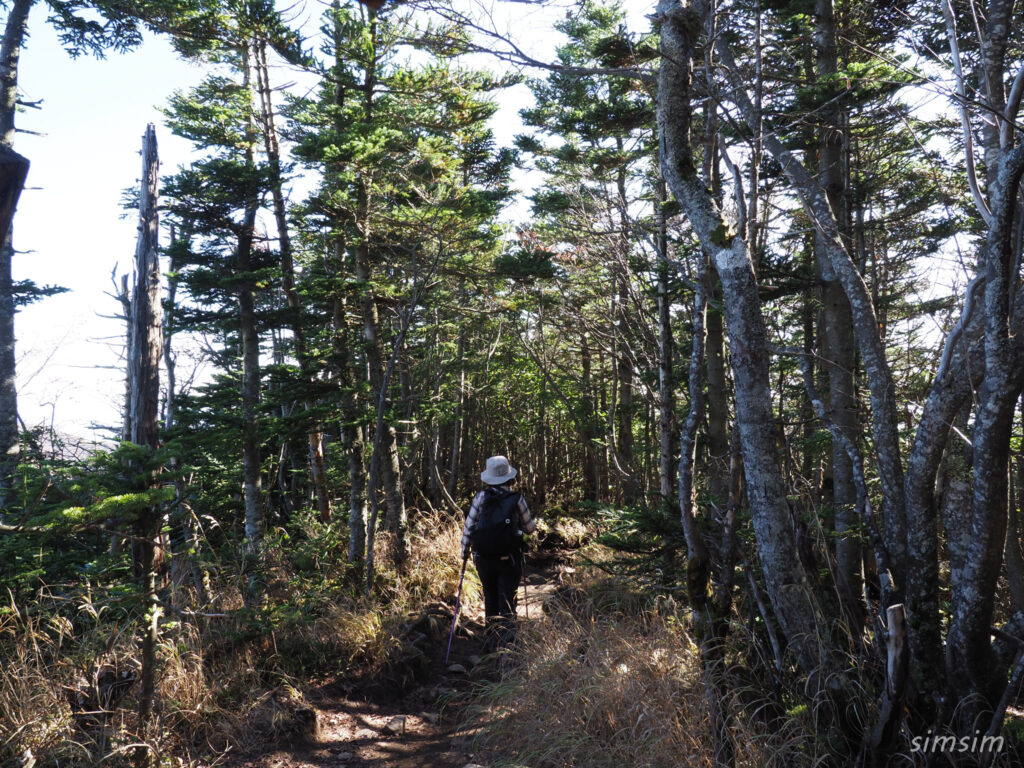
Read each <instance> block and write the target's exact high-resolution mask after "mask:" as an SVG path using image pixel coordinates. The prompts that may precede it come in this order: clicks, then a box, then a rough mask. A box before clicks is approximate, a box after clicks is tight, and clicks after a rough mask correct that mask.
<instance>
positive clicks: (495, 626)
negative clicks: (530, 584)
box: [473, 552, 523, 646]
mask: <svg viewBox="0 0 1024 768" xmlns="http://www.w3.org/2000/svg"><path fill="white" fill-rule="evenodd" d="M473 562H474V563H475V564H476V572H477V574H478V575H479V576H480V585H481V586H482V587H483V588H484V615H485V616H486V617H487V629H488V641H489V642H488V644H489V645H491V646H494V645H500V646H503V645H508V644H509V643H511V642H512V639H513V638H514V637H515V625H516V596H517V595H518V594H519V580H520V579H521V578H522V575H523V555H522V553H521V552H517V553H516V554H513V555H506V556H504V557H497V556H492V555H479V554H474V555H473Z"/></svg>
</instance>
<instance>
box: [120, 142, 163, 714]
mask: <svg viewBox="0 0 1024 768" xmlns="http://www.w3.org/2000/svg"><path fill="white" fill-rule="evenodd" d="M159 167H160V166H159V160H158V158H157V147H156V129H155V128H154V127H153V125H152V124H150V125H149V126H148V127H147V128H146V134H145V136H143V139H142V187H141V193H140V196H139V239H138V243H137V246H136V250H135V289H134V291H133V293H132V302H131V307H132V313H131V330H130V336H131V343H130V344H129V349H130V350H131V357H130V358H129V359H128V366H129V369H128V381H129V384H130V386H129V391H130V396H129V423H130V424H131V435H130V440H131V442H133V443H135V444H136V445H139V446H144V447H146V448H148V449H150V451H153V450H156V447H157V444H158V442H159V429H160V359H161V357H162V354H163V306H162V304H161V303H160V258H159V256H158V252H157V248H158V237H159V226H158V215H157V180H158V177H159ZM135 471H136V472H139V473H143V474H145V475H147V476H148V475H149V473H150V471H149V470H144V468H143V467H136V468H135ZM151 485H152V480H147V481H145V486H144V488H143V490H147V489H148V488H149V487H151ZM160 521H161V511H160V507H159V506H153V507H148V508H146V509H143V510H140V511H139V513H138V517H137V518H136V520H135V523H134V537H133V541H132V556H133V561H134V565H135V569H136V572H137V573H138V574H139V576H140V577H141V579H142V583H143V585H144V589H145V592H146V609H147V610H146V615H147V619H148V626H147V628H146V632H145V634H144V635H143V638H142V693H141V695H140V696H139V718H140V720H141V721H142V723H143V724H144V725H145V724H147V723H148V722H149V720H150V718H151V716H152V713H153V691H154V685H155V679H156V643H157V639H158V638H157V631H158V621H159V616H160V605H159V602H158V599H157V593H156V563H155V553H156V538H157V536H158V535H159V533H160Z"/></svg>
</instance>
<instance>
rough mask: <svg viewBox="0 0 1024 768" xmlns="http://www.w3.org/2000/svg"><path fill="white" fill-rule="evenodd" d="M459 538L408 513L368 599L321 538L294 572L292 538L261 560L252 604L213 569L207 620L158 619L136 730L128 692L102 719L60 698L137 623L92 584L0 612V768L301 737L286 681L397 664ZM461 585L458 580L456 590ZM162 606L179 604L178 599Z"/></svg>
mask: <svg viewBox="0 0 1024 768" xmlns="http://www.w3.org/2000/svg"><path fill="white" fill-rule="evenodd" d="M328 533H329V532H328ZM460 533H461V529H460V527H459V526H458V524H457V523H456V522H454V521H451V520H449V519H445V518H442V517H440V516H420V517H419V519H418V520H417V524H416V527H415V529H414V532H413V533H412V535H411V536H410V554H409V562H408V567H407V568H405V569H403V571H402V573H401V574H400V573H398V572H396V571H395V569H394V568H393V566H390V565H389V563H388V562H387V558H386V554H385V553H386V552H387V551H388V541H387V539H386V536H382V537H381V540H380V541H379V542H378V547H379V549H378V553H379V555H378V557H379V560H378V562H379V563H380V564H381V568H380V578H379V593H378V594H376V595H374V596H372V597H369V598H367V597H365V596H363V595H362V594H361V590H359V589H358V587H357V586H356V585H353V583H352V582H351V581H346V579H345V565H344V563H343V561H342V560H341V558H340V556H339V555H338V547H337V546H336V544H337V542H336V540H332V539H331V538H330V537H329V536H328V535H325V533H324V531H322V530H313V531H311V532H309V538H308V539H307V540H306V541H305V542H304V543H303V544H304V546H305V547H306V554H308V555H311V556H310V557H307V558H306V560H304V561H302V562H300V563H296V562H295V558H293V557H291V554H292V552H291V551H290V550H289V547H292V546H294V542H290V541H285V542H282V543H280V544H277V545H276V548H272V549H270V551H268V552H267V557H266V561H265V562H266V567H265V570H264V572H263V573H264V576H265V583H266V585H267V587H266V589H265V592H264V599H263V603H262V605H260V606H259V607H257V608H254V607H253V606H251V605H250V606H248V607H246V606H245V600H244V594H245V588H246V582H245V581H244V579H243V578H242V577H241V576H239V575H238V574H237V572H236V571H235V570H234V569H233V568H231V567H221V568H219V569H216V570H215V571H214V573H213V574H212V576H213V584H212V587H213V594H214V595H216V601H215V604H214V605H213V606H206V607H205V610H206V611H207V612H210V613H214V614H218V617H213V618H210V617H203V616H195V615H193V616H188V615H176V614H173V613H172V614H170V615H168V616H165V617H164V619H163V621H162V623H161V639H160V645H159V647H158V659H159V668H158V677H157V691H156V710H155V714H154V719H153V722H152V724H151V726H150V727H149V728H147V729H146V732H145V733H142V732H140V729H139V722H138V719H137V717H136V715H135V708H136V706H137V694H138V686H137V685H136V687H135V688H134V689H132V690H131V691H130V692H129V694H128V696H127V697H126V698H125V700H124V701H123V703H122V705H121V706H120V707H119V708H118V709H117V711H116V712H115V713H113V714H112V715H109V716H107V717H105V718H100V720H101V721H103V722H95V721H92V722H89V723H84V722H83V719H82V718H77V719H76V718H75V717H74V713H73V712H72V708H71V705H70V702H69V700H68V699H67V697H66V690H67V689H68V688H72V687H74V686H75V685H76V682H77V681H78V680H79V679H81V678H82V677H87V676H88V673H89V670H90V669H91V668H95V667H96V665H98V664H101V663H107V662H110V661H113V660H116V661H117V663H118V664H119V665H129V666H133V667H135V668H137V667H138V663H139V662H138V660H139V658H140V648H139V642H140V633H139V629H138V626H137V625H136V624H135V623H133V622H134V621H135V620H137V619H133V618H132V615H131V614H130V613H126V612H125V611H124V610H123V609H121V608H119V609H118V610H119V612H118V613H117V614H116V615H117V618H116V619H115V618H114V612H113V611H112V610H109V609H105V608H103V607H100V606H101V604H102V603H103V601H104V600H107V601H109V602H110V603H111V604H118V603H117V601H116V599H114V600H111V596H110V595H109V594H108V595H104V596H102V598H101V596H100V595H99V590H98V589H97V588H95V587H93V588H92V589H90V590H84V589H83V590H75V589H72V588H68V589H67V590H66V594H65V596H62V597H59V598H58V597H49V596H47V595H42V594H41V595H40V596H39V597H38V599H37V600H36V601H35V602H33V604H32V605H31V606H29V607H26V606H15V605H8V606H6V607H0V765H7V764H14V765H16V764H17V761H18V760H19V758H20V756H21V755H22V754H23V753H24V751H25V750H26V749H30V750H31V751H32V753H33V755H34V756H35V757H36V758H37V760H38V763H37V765H39V766H43V765H60V766H66V767H67V768H78V766H88V765H96V764H98V763H99V762H100V761H102V762H103V765H104V766H118V765H121V764H124V765H127V764H129V763H130V762H131V761H132V760H133V758H134V754H133V753H134V752H135V749H136V747H135V746H132V745H141V747H142V748H145V749H148V750H149V751H150V754H151V755H152V756H153V757H154V758H156V757H157V756H159V760H158V762H159V763H160V764H162V765H169V766H170V765H173V766H175V768H184V767H186V766H189V765H203V766H211V765H214V764H215V763H216V761H217V758H216V755H217V754H218V753H219V752H223V751H224V750H226V749H227V748H228V747H233V748H236V749H237V748H239V747H241V748H245V747H251V746H255V745H256V744H257V743H258V742H260V741H266V740H268V739H270V740H286V739H289V738H292V737H299V736H301V735H303V734H308V731H309V722H308V719H309V711H310V708H309V706H308V703H307V702H306V701H305V699H304V696H303V694H302V691H301V688H302V684H301V683H300V682H299V681H300V680H303V679H305V677H306V676H316V677H317V678H318V679H319V680H321V681H322V680H323V679H324V678H325V677H329V676H331V675H340V674H345V673H346V672H349V671H353V670H356V669H358V670H359V672H360V673H362V674H370V675H374V674H388V673H390V672H393V671H394V670H392V667H394V666H396V665H399V664H402V663H405V660H406V655H405V654H403V649H404V645H403V643H404V640H403V637H402V628H403V625H404V624H405V623H406V622H407V621H408V620H409V618H410V616H415V615H416V614H417V613H418V612H419V611H420V610H421V609H422V608H423V607H424V606H425V605H429V604H430V603H432V602H433V603H438V604H440V603H442V602H444V601H449V602H450V601H453V600H454V597H455V592H456V589H457V586H458V579H459V568H460V565H461V561H460V559H459V546H458V538H459V535H460ZM317 537H319V538H317ZM310 563H312V565H310ZM474 580H475V576H474V575H472V574H470V573H467V579H466V582H467V586H466V589H467V591H468V593H469V594H473V593H474V591H475V590H477V589H478V587H476V586H474ZM67 595H74V597H68V596H67ZM94 601H95V602H94ZM169 602H170V603H171V604H174V605H181V604H183V603H187V601H186V600H183V599H182V597H181V595H176V596H174V597H173V598H172V599H171V600H170V601H169ZM118 605H119V604H118Z"/></svg>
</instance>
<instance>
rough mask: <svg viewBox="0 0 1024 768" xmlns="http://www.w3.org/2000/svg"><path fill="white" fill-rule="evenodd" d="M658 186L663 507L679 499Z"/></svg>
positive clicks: (662, 201)
mask: <svg viewBox="0 0 1024 768" xmlns="http://www.w3.org/2000/svg"><path fill="white" fill-rule="evenodd" d="M655 188H656V191H657V198H656V199H655V203H654V204H655V212H654V213H655V217H656V219H657V222H658V445H659V448H660V450H659V452H658V457H659V462H658V467H659V488H658V490H659V493H660V495H661V504H662V506H664V507H665V508H666V509H672V508H673V507H674V506H675V504H676V503H678V499H677V498H673V494H672V475H673V473H672V465H673V461H672V459H673V458H674V454H675V451H674V450H673V446H674V444H675V438H674V435H673V425H674V423H675V418H674V417H675V398H674V397H673V392H672V387H673V383H672V362H673V350H672V306H671V304H672V299H671V297H670V296H669V291H668V280H669V265H668V227H667V217H666V215H665V205H666V202H667V196H668V194H667V190H666V189H665V180H664V179H659V180H658V181H657V183H656V185H655Z"/></svg>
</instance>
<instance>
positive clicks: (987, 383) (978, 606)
mask: <svg viewBox="0 0 1024 768" xmlns="http://www.w3.org/2000/svg"><path fill="white" fill-rule="evenodd" d="M1022 173H1024V145H1020V146H1017V147H1015V148H1014V149H1012V150H1009V151H1007V152H1005V153H1004V155H1003V157H1002V160H1001V162H1000V163H999V170H998V174H997V176H996V177H995V179H992V180H990V182H989V183H990V193H989V209H990V211H991V215H992V218H991V221H990V223H989V231H988V236H987V238H986V242H985V245H984V248H983V252H982V256H983V260H982V264H983V269H984V273H983V274H984V276H985V288H984V294H983V296H984V303H983V305H982V306H983V309H984V319H985V329H984V349H985V375H984V378H983V379H982V382H981V386H980V388H979V391H978V407H977V412H976V416H975V420H974V431H973V434H972V438H973V439H972V443H973V454H974V498H973V504H972V506H973V516H972V521H971V535H970V541H969V544H968V547H967V552H966V558H965V561H964V568H963V572H962V574H961V579H960V580H959V581H958V582H956V583H954V584H953V585H952V599H953V600H952V601H953V622H952V625H951V627H950V631H949V639H948V644H949V651H950V652H949V659H950V662H951V663H950V673H951V678H952V680H953V683H954V686H955V687H956V689H957V691H958V692H959V693H960V695H961V696H970V695H973V696H975V697H977V699H976V701H978V702H979V703H980V704H981V705H987V706H990V707H993V706H995V704H996V703H997V702H998V700H999V697H1000V696H1001V695H1002V689H1003V687H1004V686H1005V683H1006V672H1005V670H999V669H997V668H996V665H995V658H994V655H993V652H992V641H991V632H990V627H991V625H992V618H993V614H994V608H995V593H996V589H995V588H996V580H997V579H998V577H999V572H1000V569H1001V565H1002V558H1003V547H1004V542H1005V536H1006V520H1007V501H1008V486H1007V482H1008V471H1007V469H1008V462H1009V456H1010V454H1009V452H1010V433H1011V428H1012V424H1013V412H1014V408H1015V405H1016V402H1017V398H1018V396H1019V395H1020V391H1021V385H1022V377H1024V371H1022V367H1021V360H1022V358H1021V351H1020V348H1019V346H1020V345H1019V343H1018V342H1017V339H1016V337H1015V335H1012V334H1011V333H1010V296H1011V293H1013V292H1015V291H1016V281H1017V276H1016V275H1011V274H1010V267H1011V265H1012V264H1013V263H1014V243H1015V238H1014V237H1013V232H1014V227H1013V222H1014V217H1015V215H1016V213H1017V196H1018V186H1019V184H1020V180H1021V176H1022Z"/></svg>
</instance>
